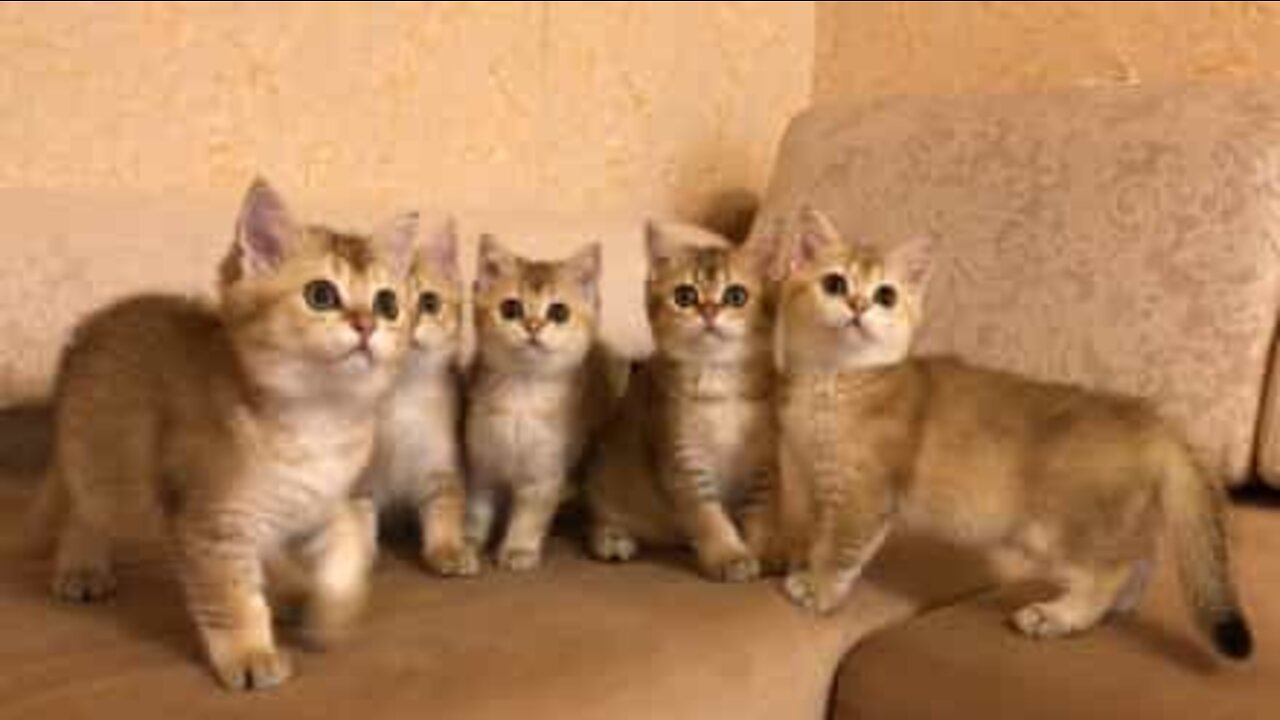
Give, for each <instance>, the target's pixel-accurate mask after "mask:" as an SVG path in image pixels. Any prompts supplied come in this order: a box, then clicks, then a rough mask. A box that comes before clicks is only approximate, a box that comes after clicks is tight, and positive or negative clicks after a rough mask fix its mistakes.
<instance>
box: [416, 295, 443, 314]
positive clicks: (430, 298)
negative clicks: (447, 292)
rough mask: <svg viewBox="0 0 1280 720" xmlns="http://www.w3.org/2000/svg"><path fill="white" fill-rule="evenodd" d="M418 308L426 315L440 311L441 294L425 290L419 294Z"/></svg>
mask: <svg viewBox="0 0 1280 720" xmlns="http://www.w3.org/2000/svg"><path fill="white" fill-rule="evenodd" d="M418 310H420V311H422V314H424V315H435V314H436V313H438V312H440V296H439V295H437V294H435V293H433V292H424V293H422V294H421V295H419V296H418Z"/></svg>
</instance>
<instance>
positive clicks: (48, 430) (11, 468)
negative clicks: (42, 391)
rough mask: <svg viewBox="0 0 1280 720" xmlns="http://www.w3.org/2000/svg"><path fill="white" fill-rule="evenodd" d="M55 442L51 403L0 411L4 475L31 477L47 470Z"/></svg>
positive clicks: (1, 472)
mask: <svg viewBox="0 0 1280 720" xmlns="http://www.w3.org/2000/svg"><path fill="white" fill-rule="evenodd" d="M52 438H53V414H52V413H51V412H50V407H49V405H48V404H47V403H39V402H32V403H24V404H21V405H13V406H10V407H6V408H0V475H5V476H9V475H12V476H18V477H24V478H25V477H30V476H33V475H36V474H37V473H39V472H41V471H42V470H44V467H45V464H46V463H48V461H49V450H50V447H51V444H52Z"/></svg>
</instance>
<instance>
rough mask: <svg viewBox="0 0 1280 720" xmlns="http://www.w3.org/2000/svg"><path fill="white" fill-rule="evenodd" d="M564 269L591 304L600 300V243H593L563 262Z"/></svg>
mask: <svg viewBox="0 0 1280 720" xmlns="http://www.w3.org/2000/svg"><path fill="white" fill-rule="evenodd" d="M564 265H565V268H566V269H568V271H569V273H570V275H571V276H572V277H573V279H574V280H575V281H577V283H578V286H579V287H580V288H582V292H583V294H585V295H586V296H587V297H588V298H590V300H591V302H593V303H594V302H598V301H599V299H600V243H598V242H593V243H591V244H590V245H587V246H586V247H584V248H582V249H581V250H579V251H578V252H576V253H574V254H573V256H572V257H570V258H569V259H568V260H565V261H564Z"/></svg>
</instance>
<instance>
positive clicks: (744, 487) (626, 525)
mask: <svg viewBox="0 0 1280 720" xmlns="http://www.w3.org/2000/svg"><path fill="white" fill-rule="evenodd" d="M646 240H647V245H648V252H649V266H650V272H649V279H648V281H647V296H648V312H649V320H650V324H651V325H652V327H653V332H654V339H655V342H656V344H657V352H656V354H655V356H654V357H653V358H652V359H650V360H649V361H647V362H646V363H645V364H644V365H642V366H641V367H640V368H639V370H638V372H637V373H636V375H635V376H634V378H633V380H632V382H631V384H630V386H629V387H628V390H627V395H626V397H625V399H624V400H623V409H622V416H621V418H620V420H619V422H616V423H612V424H611V426H610V428H609V431H608V433H607V434H606V436H605V437H604V439H603V440H602V445H601V449H600V452H599V453H598V454H597V456H596V459H595V461H594V462H593V463H592V466H591V468H590V470H589V472H588V475H587V497H588V502H589V505H590V508H591V516H592V528H591V536H590V549H591V552H592V554H594V555H595V556H596V557H598V558H601V559H605V560H628V559H630V558H631V557H632V556H634V555H635V553H636V551H637V542H642V543H645V544H661V545H676V544H687V543H688V544H692V545H693V547H694V549H695V550H696V551H697V554H698V564H699V566H700V567H701V569H702V571H703V573H705V574H706V575H707V576H708V577H710V578H712V579H715V580H724V581H743V580H750V579H752V578H754V577H756V576H757V575H758V574H759V573H760V560H761V559H762V556H763V555H764V554H765V553H766V551H770V550H771V549H772V548H770V547H769V545H770V541H771V536H772V526H773V523H774V522H775V521H776V518H775V517H774V515H773V513H774V510H775V508H776V505H775V503H774V499H775V497H774V493H775V491H776V483H775V478H776V472H775V463H776V458H775V446H776V440H775V421H774V410H773V405H772V400H773V386H774V369H773V354H772V353H773V295H772V287H771V286H770V284H769V283H767V282H766V281H765V280H766V273H767V270H768V266H769V264H770V257H769V252H768V249H769V248H768V247H766V245H767V243H766V242H765V241H763V240H758V241H756V242H753V243H752V244H750V245H748V246H745V247H743V248H740V249H730V248H727V247H697V246H694V245H690V244H682V243H680V242H679V241H678V240H677V239H674V238H672V237H669V235H668V232H667V231H664V230H663V229H662V228H661V227H659V226H657V225H655V224H652V223H651V224H649V225H648V227H647V228H646ZM735 520H736V521H737V523H735ZM738 523H740V524H741V533H740V532H739V526H738Z"/></svg>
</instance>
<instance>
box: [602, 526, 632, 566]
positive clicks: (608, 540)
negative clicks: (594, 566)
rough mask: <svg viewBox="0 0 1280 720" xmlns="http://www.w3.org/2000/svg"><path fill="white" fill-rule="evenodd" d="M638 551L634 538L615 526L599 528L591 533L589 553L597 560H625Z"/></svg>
mask: <svg viewBox="0 0 1280 720" xmlns="http://www.w3.org/2000/svg"><path fill="white" fill-rule="evenodd" d="M638 551H639V547H638V546H637V545H636V539H635V538H633V537H631V535H629V534H628V533H626V532H625V531H622V530H619V529H617V528H600V529H598V530H596V531H594V532H593V533H592V534H591V554H592V555H594V556H595V558H596V559H597V560H605V561H609V562H626V561H628V560H630V559H632V558H634V557H635V556H636V553H637V552H638Z"/></svg>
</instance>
